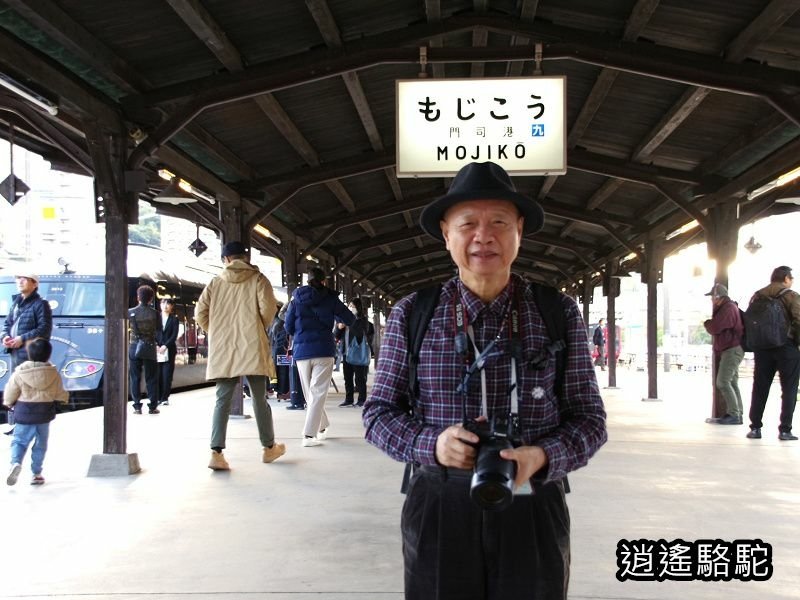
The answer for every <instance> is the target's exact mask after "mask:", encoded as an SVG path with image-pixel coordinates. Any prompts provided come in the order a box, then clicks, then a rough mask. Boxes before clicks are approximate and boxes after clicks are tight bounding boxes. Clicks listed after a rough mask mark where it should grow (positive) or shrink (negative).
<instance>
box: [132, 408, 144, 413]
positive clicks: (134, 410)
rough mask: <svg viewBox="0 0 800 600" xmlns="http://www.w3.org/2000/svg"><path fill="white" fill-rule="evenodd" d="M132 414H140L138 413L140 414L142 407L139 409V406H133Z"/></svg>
mask: <svg viewBox="0 0 800 600" xmlns="http://www.w3.org/2000/svg"><path fill="white" fill-rule="evenodd" d="M133 414H135V415H140V414H142V409H141V408H134V409H133Z"/></svg>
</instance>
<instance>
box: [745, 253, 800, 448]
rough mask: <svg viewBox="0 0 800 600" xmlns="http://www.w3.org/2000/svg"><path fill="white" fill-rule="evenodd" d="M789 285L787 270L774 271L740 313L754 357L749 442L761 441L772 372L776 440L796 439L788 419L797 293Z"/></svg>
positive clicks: (796, 371)
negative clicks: (777, 393) (776, 387)
mask: <svg viewBox="0 0 800 600" xmlns="http://www.w3.org/2000/svg"><path fill="white" fill-rule="evenodd" d="M793 282H794V277H793V276H792V270H791V268H789V267H787V266H780V267H778V268H776V269H775V270H774V271H772V277H771V278H770V284H769V285H768V286H766V287H764V288H762V289H760V290H758V291H757V292H756V293H755V294H754V295H753V297H752V298H751V299H750V306H749V307H748V308H747V311H745V314H744V322H745V332H746V336H747V343H748V345H749V346H750V348H752V350H753V353H754V355H755V371H754V373H753V394H752V397H751V400H750V432H749V433H748V434H747V437H748V438H750V439H760V438H761V426H762V421H761V419H762V417H763V416H764V407H765V406H766V404H767V397H768V396H769V388H770V386H771V385H772V380H773V379H774V378H775V372H776V371H777V372H778V374H779V376H780V382H781V417H780V426H779V427H778V439H779V440H781V441H793V440H796V439H797V436H796V435H792V416H793V414H794V407H795V403H796V402H797V386H798V381H800V350H799V349H798V347H797V345H798V343H800V294H798V293H797V292H795V291H793V290H791V289H790V288H791V287H792V283H793Z"/></svg>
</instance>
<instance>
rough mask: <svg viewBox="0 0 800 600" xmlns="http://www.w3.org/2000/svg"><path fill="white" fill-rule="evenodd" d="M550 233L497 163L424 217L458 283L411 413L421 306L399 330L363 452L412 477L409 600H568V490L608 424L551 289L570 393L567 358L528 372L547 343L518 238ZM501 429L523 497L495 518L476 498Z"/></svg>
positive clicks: (407, 513)
mask: <svg viewBox="0 0 800 600" xmlns="http://www.w3.org/2000/svg"><path fill="white" fill-rule="evenodd" d="M543 220H544V215H543V212H542V209H541V207H540V206H539V205H538V204H537V203H536V202H534V201H533V200H532V199H531V198H529V197H528V196H526V195H524V194H521V193H519V192H517V191H516V189H515V187H514V185H513V183H512V181H511V179H510V177H509V176H508V174H507V173H506V172H505V170H503V168H502V167H500V166H499V165H497V164H494V163H491V162H485V163H471V164H468V165H466V166H464V167H463V168H462V169H461V170H460V171H459V172H458V173H457V174H456V176H455V177H454V179H453V181H452V184H451V186H450V189H449V192H448V193H447V194H446V195H445V196H442V197H441V198H439V199H437V200H435V201H434V202H432V203H431V204H430V205H428V206H427V207H426V208H425V209H424V210H423V212H422V215H421V217H420V225H421V226H422V228H423V229H424V230H425V231H426V232H427V233H428V234H430V235H431V236H433V237H434V238H436V239H438V240H440V241H444V243H445V244H446V246H447V249H448V250H449V252H450V256H451V258H452V260H453V262H455V264H456V267H457V269H458V273H457V275H456V277H454V278H452V279H451V280H449V281H447V282H446V283H445V284H444V285H443V286H442V288H441V292H440V295H439V299H438V304H437V306H436V309H435V311H434V313H433V316H432V318H431V320H430V322H429V323H428V326H427V330H426V333H425V335H424V338H423V340H422V347H421V349H420V352H419V358H418V364H417V367H416V369H417V377H416V379H417V382H416V383H417V390H418V393H417V394H414V396H415V398H414V404H413V413H410V412H409V411H408V402H407V398H408V396H409V390H410V389H412V388H413V387H414V383H413V382H410V381H409V369H408V365H409V350H408V333H409V332H408V322H409V317H410V312H411V310H412V307H413V306H414V301H415V297H416V295H417V294H416V293H413V294H411V295H409V296H406V297H405V298H403V299H401V300H400V301H399V302H398V303H397V305H396V306H395V308H394V309H393V310H392V312H391V314H390V315H389V317H388V319H387V323H386V329H385V333H384V336H383V339H382V345H381V352H380V358H379V360H378V366H377V370H376V374H375V381H374V384H373V388H372V393H371V395H370V396H369V398H368V400H367V402H366V405H365V407H364V412H363V422H364V426H365V427H366V439H367V440H368V441H369V442H370V443H371V444H373V445H375V446H377V447H378V448H380V449H382V450H383V451H384V452H386V453H387V454H388V455H389V456H390V457H392V458H394V459H396V460H399V461H403V462H406V463H413V464H414V465H415V469H414V472H413V475H412V476H411V481H410V485H409V486H408V494H407V496H406V500H405V505H404V507H403V512H402V518H401V530H402V538H403V557H404V561H405V594H406V596H405V597H406V598H408V599H429V598H439V599H446V598H470V599H473V598H474V599H479V598H480V599H484V598H492V599H498V600H499V599H506V598H547V599H548V600H553V599H556V598H566V597H567V584H568V580H569V560H570V540H569V515H568V511H567V506H566V501H565V495H564V494H565V485H564V480H565V477H566V475H567V473H568V472H570V471H572V470H574V469H577V468H578V467H581V466H583V465H585V464H586V463H587V462H588V460H589V459H590V458H591V457H592V456H593V455H594V454H595V452H596V451H597V450H598V449H599V448H600V446H602V445H603V443H605V441H606V415H605V410H604V408H603V402H602V399H601V397H600V393H599V387H598V384H597V379H596V376H595V370H594V367H593V365H592V359H591V355H590V353H589V345H588V336H587V331H586V326H585V324H584V322H583V317H582V315H581V311H580V310H579V308H578V306H577V305H576V304H575V302H574V301H573V300H572V299H571V298H569V297H568V296H566V295H564V294H561V293H559V292H556V291H555V290H551V291H552V292H553V294H552V298H553V304H554V306H555V308H556V310H557V311H562V312H563V317H564V321H565V324H566V332H565V340H564V341H565V342H566V349H565V351H566V362H565V370H564V372H563V375H564V376H563V379H562V385H561V386H560V388H559V389H556V388H555V385H554V381H555V379H556V363H557V362H558V361H557V360H553V359H545V360H543V361H533V360H532V359H533V357H534V356H542V355H543V354H542V351H543V350H544V349H545V345H546V344H547V343H548V342H549V341H550V340H548V334H547V330H546V323H545V321H544V319H543V318H542V315H541V314H540V312H539V309H538V306H537V303H536V301H535V300H534V297H533V292H532V290H533V289H534V288H533V287H532V284H529V283H528V282H526V281H525V280H524V279H523V278H522V277H520V276H519V275H516V274H513V273H512V264H513V263H514V260H515V258H516V256H517V253H518V251H519V247H520V243H521V240H522V237H523V236H525V235H532V234H535V233H536V232H537V231H539V230H540V229H541V228H542V225H543ZM539 289H540V288H539ZM487 350H488V351H487ZM478 356H479V357H480V360H479V359H478V358H476V357H478ZM545 356H547V355H546V354H545ZM482 361H483V362H482ZM481 365H482V368H481ZM470 372H473V373H474V376H472V377H471V378H469V379H467V377H466V376H465V374H466V375H469V373H470ZM459 388H460V390H461V391H459ZM515 405H516V408H515ZM462 411H463V412H462ZM499 419H506V422H507V423H508V425H507V427H506V428H505V429H502V428H501V429H500V430H499V434H500V437H502V436H503V434H504V433H511V434H512V435H513V437H514V439H515V442H516V443H515V444H514V447H509V448H505V449H503V450H502V451H500V453H499V457H500V460H498V461H496V462H497V463H503V464H508V463H509V462H510V463H513V464H512V465H510V466H515V467H516V474H515V475H513V476H512V477H513V480H512V482H511V484H512V485H513V486H514V487H515V488H516V492H515V494H514V496H513V500H512V501H511V502H510V505H508V506H507V507H506V508H504V509H503V510H499V511H497V512H489V510H485V509H484V507H489V508H494V507H493V506H492V505H491V504H490V503H489V502H486V503H485V504H482V505H479V504H478V503H476V502H473V501H472V500H471V498H470V482H471V477H472V476H473V469H474V468H475V466H476V465H475V462H476V456H477V454H478V446H479V445H483V442H480V439H481V438H479V436H478V435H476V433H475V430H476V429H477V427H476V424H479V423H485V424H486V423H488V420H491V421H494V422H495V423H499V422H501V421H499ZM485 420H486V421H485ZM468 424H469V426H467V425H468ZM486 427H487V428H488V425H486ZM484 431H485V430H484ZM479 442H480V444H479ZM493 468H494V467H493ZM500 468H504V467H500ZM492 472H493V471H492ZM524 492H527V493H524ZM531 492H532V493H531ZM484 500H489V501H491V500H492V498H488V499H486V498H484Z"/></svg>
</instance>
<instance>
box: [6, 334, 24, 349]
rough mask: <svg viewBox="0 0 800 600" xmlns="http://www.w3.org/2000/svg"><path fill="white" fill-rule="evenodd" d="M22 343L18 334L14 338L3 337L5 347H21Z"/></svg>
mask: <svg viewBox="0 0 800 600" xmlns="http://www.w3.org/2000/svg"><path fill="white" fill-rule="evenodd" d="M22 344H23V341H22V338H21V337H20V336H17V337H15V338H12V337H10V336H6V337H4V338H3V346H5V347H6V348H22Z"/></svg>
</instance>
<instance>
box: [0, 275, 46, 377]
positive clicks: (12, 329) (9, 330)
mask: <svg viewBox="0 0 800 600" xmlns="http://www.w3.org/2000/svg"><path fill="white" fill-rule="evenodd" d="M16 279H17V290H18V291H19V294H16V295H15V296H14V297H13V301H12V303H11V309H10V310H9V311H8V316H7V317H6V320H5V324H4V325H3V332H2V334H0V336H2V339H3V346H5V347H6V348H7V349H8V352H10V353H11V361H12V365H13V367H14V368H16V367H17V365H19V364H20V363H23V362H25V361H26V360H28V354H27V352H26V351H25V342H27V341H28V340H32V339H34V338H44V339H46V340H49V339H50V333H51V332H52V331H53V314H52V312H51V311H50V305H49V304H48V303H47V301H46V300H45V299H44V298H42V297H41V296H40V295H39V276H38V275H34V274H33V273H31V272H30V270H28V271H25V274H24V275H16Z"/></svg>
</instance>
